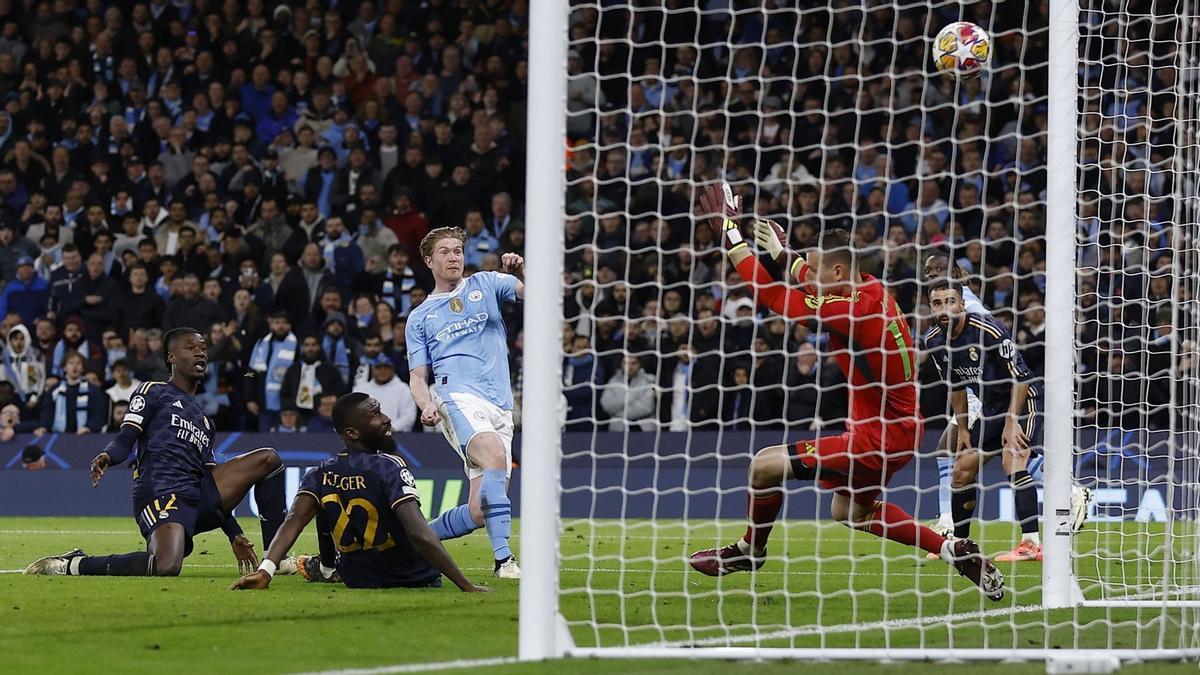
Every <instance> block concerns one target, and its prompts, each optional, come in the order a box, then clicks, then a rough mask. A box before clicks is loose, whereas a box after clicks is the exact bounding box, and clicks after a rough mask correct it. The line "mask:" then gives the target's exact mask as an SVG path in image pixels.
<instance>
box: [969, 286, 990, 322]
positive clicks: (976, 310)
mask: <svg viewBox="0 0 1200 675" xmlns="http://www.w3.org/2000/svg"><path fill="white" fill-rule="evenodd" d="M962 292H963V309H965V310H967V314H987V315H988V316H991V314H992V313H991V312H989V311H988V310H987V307H984V306H983V302H982V301H980V300H979V296H978V295H975V291H972V290H971V288H970V287H969V286H967V285H966V284H963V285H962Z"/></svg>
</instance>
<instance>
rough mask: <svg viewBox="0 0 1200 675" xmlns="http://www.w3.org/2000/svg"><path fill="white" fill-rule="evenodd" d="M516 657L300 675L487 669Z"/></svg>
mask: <svg viewBox="0 0 1200 675" xmlns="http://www.w3.org/2000/svg"><path fill="white" fill-rule="evenodd" d="M516 662H517V657H515V656H497V657H495V658H491V659H470V660H467V659H460V660H458V661H433V662H431V663H409V664H404V665H396V666H379V667H378V668H347V669H342V670H321V671H314V672H311V673H301V674H299V675H387V674H388V673H430V672H434V671H438V670H455V669H460V668H487V667H490V666H504V665H508V664H510V663H516Z"/></svg>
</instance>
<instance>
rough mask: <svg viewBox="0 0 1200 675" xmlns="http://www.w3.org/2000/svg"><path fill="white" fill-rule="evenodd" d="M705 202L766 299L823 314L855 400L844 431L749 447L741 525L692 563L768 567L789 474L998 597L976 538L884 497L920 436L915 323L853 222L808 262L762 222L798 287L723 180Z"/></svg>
mask: <svg viewBox="0 0 1200 675" xmlns="http://www.w3.org/2000/svg"><path fill="white" fill-rule="evenodd" d="M700 204H701V207H702V209H703V212H704V213H705V214H709V216H708V222H709V226H710V227H712V228H713V231H714V234H716V236H718V237H720V239H721V241H722V243H723V244H724V246H725V249H726V253H727V255H728V256H729V261H730V262H731V263H733V265H734V266H736V267H737V271H738V274H740V275H741V277H742V279H745V280H746V281H747V282H748V283H749V284H751V285H752V286H753V287H754V290H755V292H756V294H757V296H758V299H759V301H760V302H762V303H763V304H765V305H767V306H768V307H770V308H771V309H773V310H775V311H776V312H778V313H779V314H781V315H783V316H786V317H788V318H790V319H797V320H804V321H816V322H817V325H818V327H819V328H821V329H823V330H825V331H826V332H827V333H828V335H829V344H830V347H831V351H832V352H833V353H834V355H835V356H834V358H835V359H836V360H837V363H838V366H839V367H840V368H841V369H842V372H843V373H844V374H845V375H846V379H847V381H848V382H849V384H850V396H851V399H850V416H849V417H850V419H849V420H848V421H847V424H846V426H847V428H848V430H847V431H846V433H843V434H840V435H837V436H826V437H823V438H817V439H814V440H811V441H802V442H800V443H796V444H794V445H777V446H773V447H769V448H764V449H762V450H759V451H758V453H756V454H755V455H754V458H753V459H752V460H751V463H750V490H749V495H748V497H749V500H748V501H749V513H748V514H747V515H748V520H749V521H750V522H749V526H748V527H747V528H746V534H745V535H744V536H743V537H742V538H741V539H739V540H737V541H735V542H734V543H732V544H730V545H728V546H725V547H723V548H719V549H709V550H706V551H697V552H695V553H693V554H692V556H691V558H690V560H689V562H690V564H691V565H692V567H693V568H694V569H696V570H697V571H699V572H702V573H704V574H707V575H709V576H721V575H725V574H729V573H731V572H743V571H752V570H756V569H758V568H759V567H762V565H763V563H764V562H765V561H766V553H767V549H766V544H767V537H768V536H769V535H770V533H771V528H772V527H773V526H774V524H775V519H776V518H777V517H778V516H779V512H780V510H781V509H782V508H783V483H784V481H785V480H787V479H793V478H794V479H797V480H804V481H813V482H815V483H816V484H817V485H818V486H820V488H821V489H822V490H825V491H828V492H832V493H833V500H832V505H831V509H830V510H831V513H832V515H833V517H834V518H835V519H837V520H838V521H839V522H842V523H844V524H846V525H847V526H849V527H852V528H854V529H858V530H863V531H866V532H870V533H871V534H874V535H876V536H879V537H884V538H886V539H890V540H892V541H895V542H899V543H902V544H907V545H909V546H916V547H918V548H920V549H922V550H925V551H928V552H930V553H934V554H936V555H939V556H940V557H941V558H942V559H943V560H945V561H946V562H948V563H950V564H952V565H954V566H955V568H956V569H957V570H958V572H959V574H961V575H963V576H965V577H967V578H968V579H970V580H971V581H972V582H973V583H975V584H976V585H977V586H979V588H980V589H981V590H982V591H983V593H984V594H985V595H986V596H987V597H988V598H989V599H991V600H995V601H998V600H1000V599H1002V598H1003V597H1004V577H1003V576H1002V575H1001V574H1000V572H999V570H997V569H996V568H995V566H994V565H992V564H991V562H990V561H988V560H987V559H986V558H984V557H983V556H982V555H981V554H980V552H979V547H978V545H976V544H975V542H973V541H971V540H969V539H962V540H959V541H955V542H951V541H947V540H946V539H945V538H944V537H942V536H941V535H940V534H938V533H937V532H934V531H933V530H932V529H930V528H928V527H926V526H924V525H922V524H920V523H918V522H916V521H915V520H913V517H912V516H911V515H909V514H908V513H906V512H905V511H904V509H902V508H901V507H900V506H898V505H896V504H892V503H889V502H886V501H881V500H880V499H879V497H880V496H881V495H882V493H883V489H884V487H885V486H887V484H888V482H889V481H890V480H891V478H892V476H894V475H895V474H896V472H897V471H899V470H900V469H902V468H903V467H904V466H905V465H906V464H908V462H910V461H911V460H912V457H913V455H914V453H915V452H916V449H917V446H918V443H919V441H920V438H921V433H922V427H923V422H922V419H921V413H920V410H919V408H918V405H917V387H916V373H915V369H914V367H913V364H914V363H915V362H916V354H915V352H914V351H913V347H912V339H911V338H910V337H909V332H908V323H907V321H906V320H905V317H904V316H903V315H902V314H900V310H899V307H898V306H897V304H896V301H895V300H894V299H893V298H892V296H891V294H890V293H888V292H887V289H886V288H885V287H884V285H883V284H882V283H881V282H880V281H879V280H878V279H876V278H875V277H872V276H870V275H867V274H860V273H858V271H857V265H856V264H855V258H854V253H853V250H852V246H851V242H850V239H849V236H848V235H847V234H846V232H845V231H844V230H835V229H829V230H826V231H825V232H823V233H822V235H821V248H820V249H819V250H814V251H812V252H811V253H810V254H809V259H808V261H807V262H806V261H805V260H804V259H803V258H800V257H799V256H796V255H795V254H794V253H792V252H790V251H788V250H787V248H786V245H785V243H784V242H785V241H786V236H785V235H784V233H783V230H782V228H780V227H779V226H778V225H776V224H775V223H771V222H769V221H760V222H759V223H757V224H756V226H755V239H756V241H757V242H758V243H759V245H760V246H761V247H763V248H764V249H766V251H767V252H768V253H770V254H771V256H772V257H773V258H775V259H776V260H778V261H785V260H786V258H794V262H793V263H792V264H791V265H789V266H787V269H788V271H789V275H790V276H793V277H795V279H796V280H797V281H798V282H800V284H802V290H797V289H793V288H786V287H783V286H781V285H779V284H776V283H775V282H774V280H772V279H771V276H770V274H768V273H767V270H766V269H765V268H764V267H763V266H762V264H760V263H759V261H758V258H757V257H755V255H754V253H753V252H752V251H751V250H750V247H749V246H748V245H747V243H746V242H745V241H744V240H743V239H742V235H741V232H740V230H739V228H738V225H737V223H736V222H735V221H734V220H733V219H734V218H737V217H738V216H740V215H741V198H740V197H735V196H734V195H733V193H732V191H731V190H730V188H729V186H728V185H724V184H722V185H718V186H710V187H708V188H707V189H706V190H705V191H704V192H702V193H701V196H700Z"/></svg>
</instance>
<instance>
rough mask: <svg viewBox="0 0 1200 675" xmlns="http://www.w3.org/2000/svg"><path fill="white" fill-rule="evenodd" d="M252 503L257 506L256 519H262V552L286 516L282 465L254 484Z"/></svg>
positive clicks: (265, 550) (285, 494)
mask: <svg viewBox="0 0 1200 675" xmlns="http://www.w3.org/2000/svg"><path fill="white" fill-rule="evenodd" d="M254 503H255V504H256V505H257V506H258V519H259V520H260V521H262V536H263V548H262V550H263V554H264V555H265V554H266V552H267V549H268V548H270V547H271V540H272V539H274V538H275V533H276V532H277V531H279V527H280V526H281V525H283V519H284V518H285V517H287V480H286V479H285V477H284V473H283V467H282V466H280V467H279V468H278V469H277V470H276V471H275V472H274V473H271V474H270V475H268V476H267V477H265V478H263V479H262V480H260V481H258V482H257V483H255V484H254Z"/></svg>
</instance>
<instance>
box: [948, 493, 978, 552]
mask: <svg viewBox="0 0 1200 675" xmlns="http://www.w3.org/2000/svg"><path fill="white" fill-rule="evenodd" d="M977 492H978V490H977V489H976V487H975V484H974V483H971V484H970V485H966V486H963V487H956V488H952V489H951V493H950V513H951V515H953V516H954V536H955V537H956V538H958V539H966V538H968V537H970V536H971V518H972V516H974V515H975V500H976V498H977Z"/></svg>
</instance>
